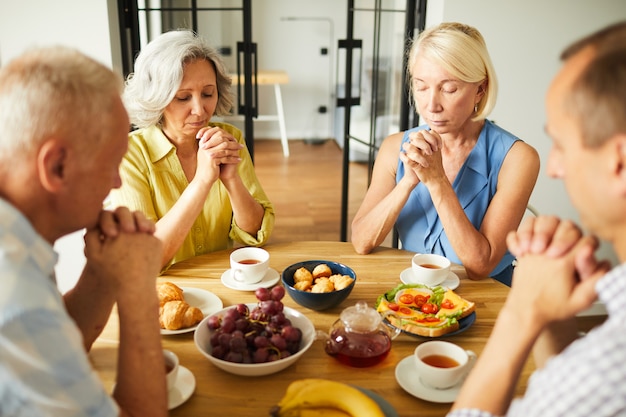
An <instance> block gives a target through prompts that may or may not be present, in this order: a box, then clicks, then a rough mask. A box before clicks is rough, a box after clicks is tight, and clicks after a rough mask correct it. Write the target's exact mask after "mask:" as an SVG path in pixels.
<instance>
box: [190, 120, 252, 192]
mask: <svg viewBox="0 0 626 417" xmlns="http://www.w3.org/2000/svg"><path fill="white" fill-rule="evenodd" d="M196 139H197V140H198V168H201V167H204V168H208V169H209V170H210V171H212V175H211V176H215V178H214V179H217V177H219V178H220V179H222V180H223V181H224V180H228V179H230V178H232V177H233V176H235V175H237V165H238V164H239V162H240V161H241V157H240V155H239V151H241V149H243V147H244V146H243V145H242V144H240V143H239V142H237V139H235V138H234V137H233V136H232V135H231V134H230V133H228V132H226V131H225V130H224V129H221V128H219V127H210V126H209V127H203V128H202V129H200V130H199V131H198V133H197V134H196ZM202 151H204V152H202Z"/></svg>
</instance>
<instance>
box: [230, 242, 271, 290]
mask: <svg viewBox="0 0 626 417" xmlns="http://www.w3.org/2000/svg"><path fill="white" fill-rule="evenodd" d="M269 266H270V254H269V253H268V252H267V251H266V250H265V249H261V248H253V247H246V248H240V249H237V250H235V251H233V252H232V253H231V254H230V269H231V272H232V274H233V278H234V279H235V281H237V282H239V283H240V284H246V285H249V284H256V283H258V282H260V281H261V280H262V279H263V277H264V276H265V274H266V273H267V270H268V268H269Z"/></svg>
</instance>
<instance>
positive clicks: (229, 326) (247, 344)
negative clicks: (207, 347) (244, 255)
mask: <svg viewBox="0 0 626 417" xmlns="http://www.w3.org/2000/svg"><path fill="white" fill-rule="evenodd" d="M255 295H256V298H257V299H258V300H259V303H258V305H257V306H256V307H254V308H253V309H252V310H250V309H249V308H248V306H247V305H246V304H237V305H236V306H234V307H232V308H230V309H228V310H226V312H225V313H224V314H223V315H222V316H217V315H215V316H211V317H210V318H209V319H208V326H209V329H210V330H211V347H212V352H211V355H212V356H214V357H216V358H218V359H222V360H225V361H228V362H236V363H264V362H272V361H275V360H278V359H283V358H286V357H288V356H290V355H293V354H294V353H296V352H297V351H298V350H299V349H300V341H301V340H302V331H301V330H300V329H298V328H297V327H294V326H292V325H291V321H290V320H289V319H288V318H287V317H285V314H284V313H283V307H284V306H283V303H282V302H281V301H280V300H282V299H283V297H284V296H285V289H284V288H283V287H281V286H276V287H274V288H272V290H271V291H270V290H268V289H267V288H259V289H257V290H256V292H255Z"/></svg>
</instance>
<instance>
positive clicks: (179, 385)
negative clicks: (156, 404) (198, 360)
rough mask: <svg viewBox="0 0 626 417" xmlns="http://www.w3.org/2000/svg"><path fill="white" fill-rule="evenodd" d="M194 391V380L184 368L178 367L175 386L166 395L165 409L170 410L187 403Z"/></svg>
mask: <svg viewBox="0 0 626 417" xmlns="http://www.w3.org/2000/svg"><path fill="white" fill-rule="evenodd" d="M195 389H196V378H195V377H194V376H193V374H192V373H191V371H190V370H189V369H187V368H185V367H184V366H180V365H179V366H178V376H177V377H176V386H175V387H174V388H172V389H171V390H170V392H169V393H168V395H167V409H168V410H171V409H173V408H176V407H178V406H179V405H181V404H182V403H184V402H185V401H187V400H188V399H189V398H190V397H191V394H193V391H194V390H195Z"/></svg>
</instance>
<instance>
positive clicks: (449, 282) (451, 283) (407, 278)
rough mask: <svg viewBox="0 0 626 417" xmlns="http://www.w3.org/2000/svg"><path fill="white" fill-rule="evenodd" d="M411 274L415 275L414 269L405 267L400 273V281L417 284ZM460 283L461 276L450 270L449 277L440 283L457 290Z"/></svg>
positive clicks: (441, 285) (442, 285)
mask: <svg viewBox="0 0 626 417" xmlns="http://www.w3.org/2000/svg"><path fill="white" fill-rule="evenodd" d="M411 275H413V269H411V268H407V269H405V270H404V271H402V272H401V273H400V281H402V282H403V283H404V284H415V282H413V281H411ZM460 283H461V279H460V278H459V276H458V275H457V274H455V273H454V272H452V271H450V273H449V274H448V277H447V278H446V279H445V280H444V281H443V282H442V283H441V284H439V286H440V287H445V288H448V289H450V290H455V289H457V288H458V287H459V284H460Z"/></svg>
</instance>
